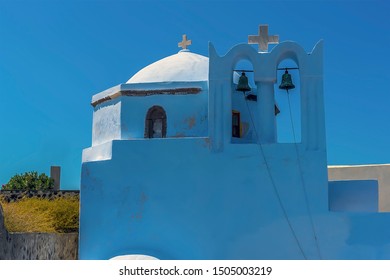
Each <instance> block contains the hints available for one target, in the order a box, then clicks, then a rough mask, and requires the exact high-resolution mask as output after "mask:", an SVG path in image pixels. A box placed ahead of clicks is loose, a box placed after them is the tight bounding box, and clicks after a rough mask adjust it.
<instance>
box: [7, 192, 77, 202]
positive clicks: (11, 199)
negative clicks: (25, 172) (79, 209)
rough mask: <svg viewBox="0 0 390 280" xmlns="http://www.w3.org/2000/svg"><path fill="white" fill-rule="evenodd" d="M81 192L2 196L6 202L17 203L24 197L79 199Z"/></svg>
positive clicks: (8, 193) (23, 193) (16, 193)
mask: <svg viewBox="0 0 390 280" xmlns="http://www.w3.org/2000/svg"><path fill="white" fill-rule="evenodd" d="M79 194H80V191H0V196H1V197H2V198H3V199H4V200H5V201H6V202H15V201H18V200H20V199H22V198H23V197H28V198H31V197H37V198H45V199H55V198H60V197H79Z"/></svg>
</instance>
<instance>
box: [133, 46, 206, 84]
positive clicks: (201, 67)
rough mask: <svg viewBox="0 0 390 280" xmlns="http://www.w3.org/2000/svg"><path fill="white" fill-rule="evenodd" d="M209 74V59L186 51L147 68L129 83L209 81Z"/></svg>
mask: <svg viewBox="0 0 390 280" xmlns="http://www.w3.org/2000/svg"><path fill="white" fill-rule="evenodd" d="M208 74H209V59H208V57H205V56H202V55H199V54H195V53H192V52H190V51H188V50H186V51H180V52H179V53H177V54H174V55H171V56H168V57H165V58H163V59H161V60H159V61H156V62H154V63H152V64H150V65H148V66H146V67H145V68H143V69H141V70H140V71H138V72H137V73H136V74H135V75H134V76H133V77H131V78H130V79H129V80H128V81H127V83H154V82H169V81H175V82H178V81H185V82H188V81H207V80H208Z"/></svg>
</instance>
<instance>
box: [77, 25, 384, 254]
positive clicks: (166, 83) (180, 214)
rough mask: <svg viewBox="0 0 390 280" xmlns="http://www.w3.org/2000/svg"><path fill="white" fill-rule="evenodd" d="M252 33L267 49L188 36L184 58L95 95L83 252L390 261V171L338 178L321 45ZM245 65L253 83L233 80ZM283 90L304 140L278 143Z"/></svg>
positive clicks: (86, 160)
mask: <svg viewBox="0 0 390 280" xmlns="http://www.w3.org/2000/svg"><path fill="white" fill-rule="evenodd" d="M249 43H251V44H253V43H256V44H258V45H259V49H258V50H257V49H256V48H254V47H253V46H251V45H250V44H239V45H236V46H234V47H233V48H232V49H231V50H230V51H228V53H226V54H225V55H224V56H220V55H219V54H218V53H217V51H216V49H215V48H214V46H213V44H211V43H210V44H209V57H205V56H202V55H198V54H196V53H193V52H191V51H189V50H188V49H187V46H188V44H189V41H188V40H187V39H186V37H185V36H183V41H182V42H181V43H180V45H181V46H182V48H183V49H182V50H181V51H179V52H178V53H177V54H174V55H171V56H168V57H166V58H163V59H161V60H159V61H157V62H155V63H153V64H151V65H149V66H146V67H145V68H143V69H141V70H140V71H139V72H138V73H136V74H135V75H134V76H132V77H131V78H130V79H129V80H128V81H127V82H126V83H123V84H120V85H117V86H115V87H112V88H110V89H107V90H105V91H103V92H101V93H98V94H96V95H94V96H93V97H92V106H93V109H94V111H93V127H92V146H91V147H89V148H87V149H85V150H84V151H83V157H82V161H83V164H82V180H81V206H80V241H79V257H80V259H110V258H114V257H117V256H123V255H136V256H137V255H142V256H149V257H153V258H157V259H220V260H224V259H389V258H390V227H389V226H388V225H389V224H390V215H389V214H388V213H382V212H385V211H388V210H389V209H388V206H387V204H386V202H385V201H384V200H383V201H381V199H380V197H381V194H386V195H387V193H388V191H387V190H386V189H385V187H384V185H386V184H387V182H389V180H388V179H387V178H383V176H382V175H383V174H384V172H385V171H387V170H388V168H387V167H385V169H381V171H375V172H371V171H372V170H373V169H372V168H369V167H367V168H366V169H365V170H371V171H367V172H368V173H370V172H371V173H370V174H371V175H369V174H368V173H367V174H366V175H367V176H365V175H364V176H363V175H362V176H359V174H360V172H356V170H357V169H355V172H354V171H350V169H348V168H346V169H343V168H339V167H334V168H333V170H331V171H330V173H329V174H330V175H329V178H330V179H331V180H332V182H329V179H328V167H327V158H326V141H325V117H324V101H323V99H324V97H323V94H324V93H323V42H322V41H320V42H319V43H317V45H316V46H314V48H313V50H312V51H311V52H309V53H308V52H306V51H305V50H304V49H303V48H302V47H301V46H300V45H298V44H297V43H295V42H282V43H279V44H277V45H276V46H275V47H273V49H272V51H268V44H269V43H278V36H269V35H268V26H260V27H259V34H258V35H253V36H249ZM241 61H249V63H250V64H251V66H252V67H251V69H249V70H246V69H237V66H238V65H240V62H241ZM286 61H287V62H291V63H292V64H293V65H292V67H291V70H290V72H294V71H295V72H297V73H299V74H297V77H299V80H296V81H294V82H295V83H296V84H297V87H296V88H295V89H294V91H292V90H291V91H285V90H280V89H279V87H278V86H279V84H280V83H281V75H282V74H283V73H284V72H285V70H284V68H287V67H286V66H285V64H284V62H286ZM238 70H239V71H238ZM242 72H243V73H247V75H249V76H250V80H251V84H250V91H248V92H245V91H241V90H237V87H238V85H237V81H242V80H241V79H239V77H240V75H241V74H242ZM276 94H284V95H286V96H288V95H289V94H291V96H292V94H294V96H296V97H297V98H298V99H297V100H298V102H299V108H300V111H299V114H300V116H299V120H300V122H299V124H295V127H296V128H298V127H299V129H300V133H299V136H300V137H299V140H298V139H295V141H292V142H291V143H281V142H280V141H279V140H278V139H279V138H278V118H279V117H280V115H281V114H288V111H281V113H280V114H278V113H279V109H280V108H279V104H278V102H277V97H276ZM290 112H291V111H290ZM386 168H387V169H386ZM348 170H349V171H348ZM381 176H382V177H381ZM381 178H382V179H381ZM381 180H382V181H381ZM378 182H379V184H378ZM381 188H382V189H381ZM389 188H390V185H389ZM389 194H390V193H389ZM351 198H352V199H351ZM381 211H382V212H381ZM380 212H381V213H380Z"/></svg>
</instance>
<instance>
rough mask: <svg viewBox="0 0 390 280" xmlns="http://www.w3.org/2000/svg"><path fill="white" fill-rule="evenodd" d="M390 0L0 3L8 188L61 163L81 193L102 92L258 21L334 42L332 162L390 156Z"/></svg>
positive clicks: (309, 40)
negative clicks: (22, 176)
mask: <svg viewBox="0 0 390 280" xmlns="http://www.w3.org/2000/svg"><path fill="white" fill-rule="evenodd" d="M389 10H390V4H389V2H388V1H379V0H374V1H353V0H350V1H210V0H209V1H185V0H182V1H150V0H149V1H11V0H10V1H4V0H0V108H1V119H0V132H1V137H0V184H4V183H6V182H7V181H8V180H9V178H10V177H11V176H13V175H14V174H16V173H22V172H25V171H32V170H36V171H38V172H46V173H49V170H50V166H51V165H61V166H62V188H64V189H78V188H79V182H80V171H81V152H82V149H84V148H87V147H89V146H90V145H91V128H92V107H91V106H90V101H91V97H92V95H93V94H95V93H98V92H100V91H103V90H105V89H107V88H109V87H112V86H115V85H117V84H120V83H124V82H126V81H127V80H128V79H129V78H130V77H131V76H132V75H133V74H135V73H136V72H137V71H138V70H140V69H141V68H143V67H145V66H146V65H148V64H150V63H152V62H155V61H157V60H159V59H161V58H164V57H166V56H169V55H171V54H174V53H176V52H177V51H178V50H179V49H178V47H177V43H178V42H179V41H180V40H181V36H182V34H184V33H186V34H187V35H188V37H189V39H191V40H192V42H193V43H192V46H190V49H191V51H193V52H195V53H198V54H202V55H206V56H207V55H208V49H207V48H208V42H209V41H211V42H212V43H213V44H214V46H215V47H216V49H217V51H218V52H219V54H220V55H223V54H225V53H226V52H227V51H228V50H229V49H230V48H231V47H232V46H234V45H235V44H238V43H245V42H247V36H248V35H253V34H256V33H257V29H258V25H259V24H263V23H265V24H269V31H270V34H278V35H279V36H280V41H285V40H293V41H296V42H298V43H299V44H301V45H302V46H303V48H304V49H305V50H306V51H307V52H310V51H311V50H312V48H313V47H314V45H315V44H316V43H317V41H319V40H320V39H324V43H325V51H324V61H325V65H324V92H325V106H326V107H325V112H326V129H327V146H328V163H329V164H366V163H389V162H390V148H389V143H390V133H389V125H388V123H389V120H390V118H389V115H388V111H389V109H388V108H389V104H390V87H389V85H388V83H389V82H390V65H389V62H390V51H389V49H390V19H389V18H388V13H389Z"/></svg>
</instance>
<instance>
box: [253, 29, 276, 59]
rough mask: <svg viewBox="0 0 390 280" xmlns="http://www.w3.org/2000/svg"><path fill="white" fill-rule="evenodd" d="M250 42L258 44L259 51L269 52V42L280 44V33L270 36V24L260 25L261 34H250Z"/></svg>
mask: <svg viewBox="0 0 390 280" xmlns="http://www.w3.org/2000/svg"><path fill="white" fill-rule="evenodd" d="M248 44H258V45H259V51H263V52H268V44H279V35H272V36H268V24H264V25H259V35H249V36H248Z"/></svg>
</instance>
